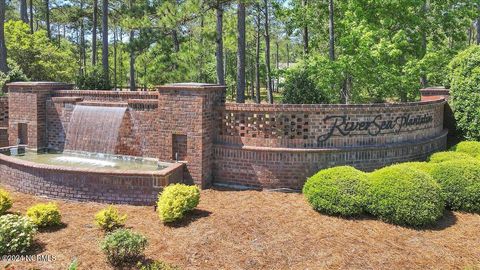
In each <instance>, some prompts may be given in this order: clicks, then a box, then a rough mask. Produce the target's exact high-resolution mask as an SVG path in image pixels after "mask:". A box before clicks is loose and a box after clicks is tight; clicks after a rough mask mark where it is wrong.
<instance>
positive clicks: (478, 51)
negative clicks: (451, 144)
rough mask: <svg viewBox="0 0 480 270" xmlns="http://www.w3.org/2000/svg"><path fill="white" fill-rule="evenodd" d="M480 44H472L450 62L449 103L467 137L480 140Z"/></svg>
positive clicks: (458, 125) (457, 122)
mask: <svg viewBox="0 0 480 270" xmlns="http://www.w3.org/2000/svg"><path fill="white" fill-rule="evenodd" d="M479 66H480V46H471V47H469V48H468V49H466V50H464V51H462V52H460V53H459V54H458V55H457V56H455V58H453V60H452V61H451V62H450V65H449V68H450V75H449V77H450V80H451V88H450V92H451V94H452V98H451V100H450V101H449V103H450V104H451V105H452V107H453V111H454V115H455V119H456V124H457V127H458V128H459V129H460V131H461V132H462V133H463V135H464V136H465V137H466V138H467V139H471V140H480V111H479V108H480V87H479V85H480V68H478V67H479Z"/></svg>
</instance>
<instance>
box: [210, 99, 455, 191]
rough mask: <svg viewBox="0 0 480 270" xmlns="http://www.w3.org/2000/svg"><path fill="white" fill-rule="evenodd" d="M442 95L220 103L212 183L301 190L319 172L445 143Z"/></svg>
mask: <svg viewBox="0 0 480 270" xmlns="http://www.w3.org/2000/svg"><path fill="white" fill-rule="evenodd" d="M444 104H445V100H444V99H439V98H437V99H434V100H431V101H427V102H414V103H403V104H373V105H268V104H261V105H258V104H226V105H225V107H224V108H218V110H219V116H220V119H219V121H218V123H219V125H220V126H219V132H218V136H216V138H215V152H214V153H215V155H214V156H215V159H214V170H213V175H214V182H215V183H222V184H236V185H246V186H251V187H257V188H293V189H300V188H301V187H302V186H303V183H304V181H305V180H306V179H307V178H308V177H309V176H311V175H313V174H314V173H316V172H317V171H318V170H320V169H323V168H328V167H332V166H337V165H351V166H354V167H356V168H359V169H362V170H373V169H376V168H380V167H383V166H385V165H388V164H392V163H396V162H403V161H409V160H424V159H425V158H427V157H428V156H429V155H430V154H431V153H433V152H435V151H438V150H443V149H445V147H446V134H447V132H446V130H444V127H443V114H444Z"/></svg>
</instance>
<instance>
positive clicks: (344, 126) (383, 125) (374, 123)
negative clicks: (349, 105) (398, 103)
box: [317, 114, 433, 144]
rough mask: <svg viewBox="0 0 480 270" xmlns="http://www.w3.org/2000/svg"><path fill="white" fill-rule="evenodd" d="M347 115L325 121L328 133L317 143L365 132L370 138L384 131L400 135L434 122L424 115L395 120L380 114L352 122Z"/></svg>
mask: <svg viewBox="0 0 480 270" xmlns="http://www.w3.org/2000/svg"><path fill="white" fill-rule="evenodd" d="M349 119H350V118H349V117H348V116H347V115H331V116H327V117H325V118H324V119H323V122H324V123H328V124H329V125H328V131H327V132H326V133H325V134H322V135H320V136H318V137H317V143H319V144H320V143H322V142H325V141H327V140H328V139H330V137H332V135H334V134H340V135H341V136H348V135H350V134H351V133H352V132H354V131H364V132H365V134H367V135H370V136H377V135H378V134H381V133H382V131H392V132H394V133H399V132H401V131H402V129H403V128H406V127H410V126H420V125H425V124H428V123H431V122H433V116H431V115H427V114H423V115H415V116H412V115H411V114H406V115H403V116H398V117H396V118H393V119H384V117H383V116H382V115H381V114H379V115H376V116H375V117H374V118H373V119H371V120H365V121H350V120H349Z"/></svg>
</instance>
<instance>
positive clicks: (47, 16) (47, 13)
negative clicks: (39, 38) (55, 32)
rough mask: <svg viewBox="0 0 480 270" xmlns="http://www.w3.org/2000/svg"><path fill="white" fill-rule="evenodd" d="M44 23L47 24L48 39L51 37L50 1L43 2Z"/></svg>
mask: <svg viewBox="0 0 480 270" xmlns="http://www.w3.org/2000/svg"><path fill="white" fill-rule="evenodd" d="M45 23H46V24H47V37H48V38H49V39H50V38H51V37H52V34H51V31H50V1H49V0H45Z"/></svg>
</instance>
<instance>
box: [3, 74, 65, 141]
mask: <svg viewBox="0 0 480 270" xmlns="http://www.w3.org/2000/svg"><path fill="white" fill-rule="evenodd" d="M7 87H8V92H9V93H8V104H9V125H8V141H9V144H10V145H16V144H17V140H18V138H19V127H22V126H23V127H26V130H20V133H21V134H20V136H22V134H23V135H24V136H25V137H26V139H27V147H28V148H31V149H38V150H40V149H43V148H46V147H47V134H46V133H47V129H46V120H47V113H46V102H47V98H49V97H50V95H51V93H52V91H54V90H69V89H72V88H73V85H71V84H65V83H57V82H15V83H9V84H7ZM25 132H26V134H24V133H25Z"/></svg>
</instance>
